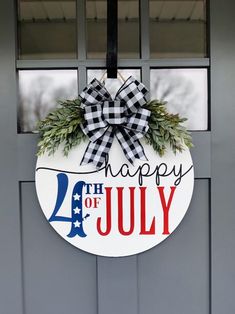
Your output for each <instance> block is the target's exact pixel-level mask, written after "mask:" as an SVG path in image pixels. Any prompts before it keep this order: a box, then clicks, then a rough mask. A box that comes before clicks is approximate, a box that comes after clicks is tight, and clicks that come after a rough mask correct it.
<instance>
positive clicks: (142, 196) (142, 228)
mask: <svg viewBox="0 0 235 314" xmlns="http://www.w3.org/2000/svg"><path fill="white" fill-rule="evenodd" d="M146 189H147V188H146V187H143V186H142V187H140V221H141V223H140V234H155V217H154V218H153V220H152V223H151V227H150V229H149V230H146V206H145V205H146Z"/></svg>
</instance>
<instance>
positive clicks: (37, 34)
mask: <svg viewBox="0 0 235 314" xmlns="http://www.w3.org/2000/svg"><path fill="white" fill-rule="evenodd" d="M18 12H19V15H18V26H19V27H18V28H19V58H20V59H50V58H54V59H60V58H76V56H77V53H76V51H77V48H76V46H77V40H76V37H77V32H76V1H75V0H67V1H65V0H54V1H51V0H43V1H40V0H19V10H18Z"/></svg>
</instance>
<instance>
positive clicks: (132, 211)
mask: <svg viewBox="0 0 235 314" xmlns="http://www.w3.org/2000/svg"><path fill="white" fill-rule="evenodd" d="M123 189H124V188H123V187H117V191H118V230H119V232H120V234H122V235H124V236H128V235H130V234H132V233H133V230H134V227H135V221H134V220H135V208H134V206H135V202H134V193H135V188H134V187H129V190H130V228H129V230H128V231H125V230H124V228H123Z"/></svg>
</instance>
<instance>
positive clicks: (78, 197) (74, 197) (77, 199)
mask: <svg viewBox="0 0 235 314" xmlns="http://www.w3.org/2000/svg"><path fill="white" fill-rule="evenodd" d="M80 197H81V196H80V195H78V193H76V194H74V195H73V199H74V200H75V201H80Z"/></svg>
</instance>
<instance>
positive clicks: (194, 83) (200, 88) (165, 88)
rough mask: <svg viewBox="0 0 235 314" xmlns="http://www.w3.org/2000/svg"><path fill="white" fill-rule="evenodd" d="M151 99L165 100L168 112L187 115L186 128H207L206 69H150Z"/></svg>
mask: <svg viewBox="0 0 235 314" xmlns="http://www.w3.org/2000/svg"><path fill="white" fill-rule="evenodd" d="M150 78H151V98H152V99H158V100H163V101H167V108H168V110H169V111H170V112H171V113H179V114H180V115H181V116H182V117H185V118H188V120H187V121H186V122H185V126H186V127H187V128H188V129H190V130H207V128H208V109H207V108H208V99H207V70H206V69H152V70H151V75H150Z"/></svg>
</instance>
